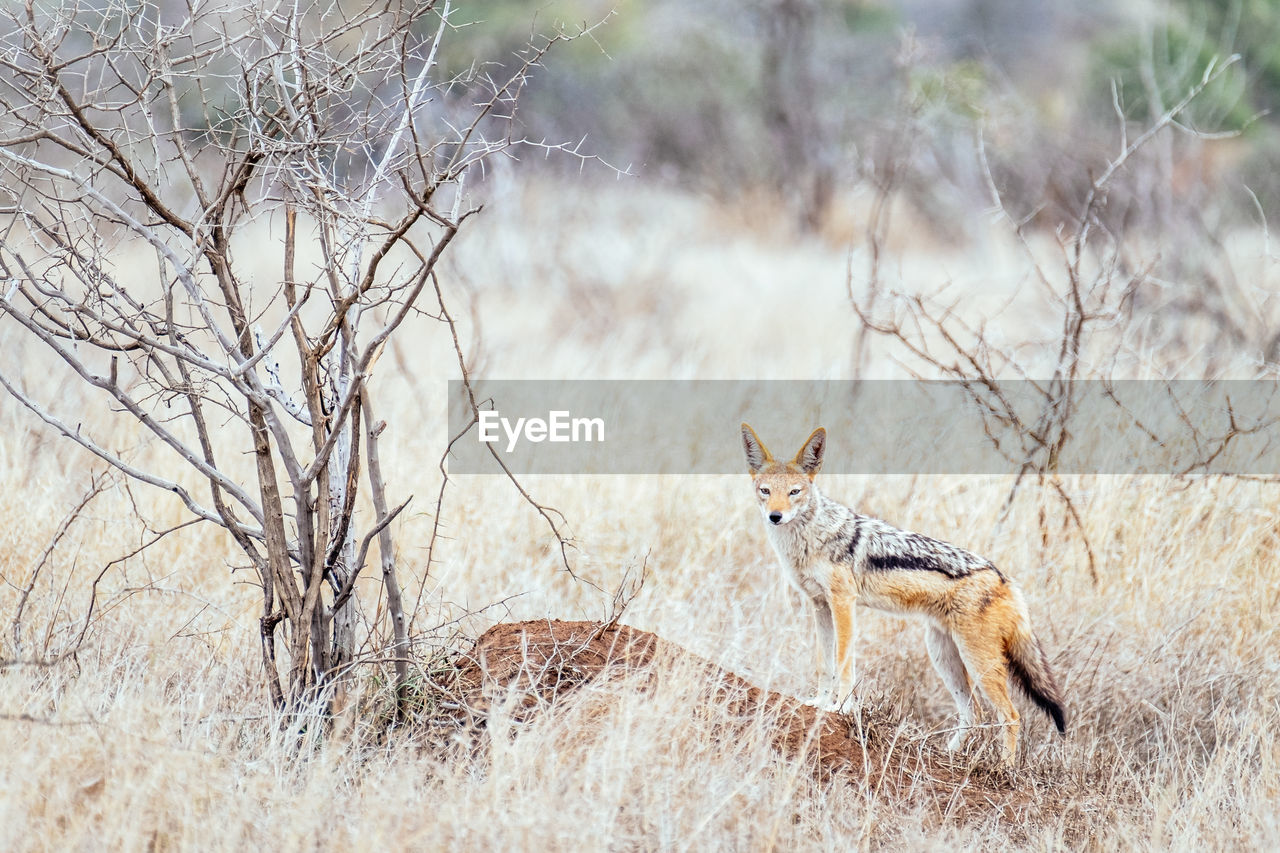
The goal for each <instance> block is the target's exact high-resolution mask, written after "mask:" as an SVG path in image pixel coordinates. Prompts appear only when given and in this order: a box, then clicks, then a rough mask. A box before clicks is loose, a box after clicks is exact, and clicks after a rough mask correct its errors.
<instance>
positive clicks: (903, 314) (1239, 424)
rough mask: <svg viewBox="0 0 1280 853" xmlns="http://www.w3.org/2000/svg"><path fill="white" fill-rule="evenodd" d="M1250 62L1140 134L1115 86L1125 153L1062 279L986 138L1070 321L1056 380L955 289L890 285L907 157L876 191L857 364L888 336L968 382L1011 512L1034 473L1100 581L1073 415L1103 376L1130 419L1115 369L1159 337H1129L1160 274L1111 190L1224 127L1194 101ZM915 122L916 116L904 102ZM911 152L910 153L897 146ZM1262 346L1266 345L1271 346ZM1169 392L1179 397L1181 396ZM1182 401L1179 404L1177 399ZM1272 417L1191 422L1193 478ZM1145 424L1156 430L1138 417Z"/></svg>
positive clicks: (1076, 228)
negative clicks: (1007, 483)
mask: <svg viewBox="0 0 1280 853" xmlns="http://www.w3.org/2000/svg"><path fill="white" fill-rule="evenodd" d="M1238 61H1239V57H1238V56H1231V57H1228V58H1226V59H1225V60H1216V59H1215V60H1213V61H1211V62H1210V63H1208V65H1206V67H1205V68H1204V69H1203V73H1202V74H1201V76H1200V79H1199V80H1198V81H1197V82H1196V83H1195V84H1194V85H1192V86H1191V87H1190V88H1189V89H1188V91H1186V92H1185V94H1184V96H1183V97H1182V98H1181V99H1180V100H1179V101H1178V102H1177V103H1175V104H1173V105H1171V106H1169V107H1167V108H1166V109H1164V111H1163V112H1161V113H1159V114H1156V115H1153V116H1152V117H1151V120H1150V123H1149V124H1148V125H1147V126H1146V127H1145V128H1144V129H1143V130H1142V131H1141V132H1140V133H1139V134H1137V135H1136V136H1134V137H1132V138H1130V136H1129V134H1128V132H1127V119H1126V117H1125V115H1124V111H1123V109H1122V107H1121V104H1120V97H1119V93H1118V92H1115V91H1113V95H1114V96H1115V97H1114V99H1113V100H1114V102H1115V107H1116V114H1117V118H1118V121H1119V127H1120V139H1119V152H1118V154H1116V156H1115V157H1114V158H1112V159H1110V160H1109V161H1108V162H1107V163H1106V164H1105V166H1104V167H1103V168H1102V169H1101V170H1100V172H1099V173H1098V174H1097V175H1096V176H1095V177H1092V179H1091V181H1090V182H1089V185H1088V188H1087V192H1086V193H1085V196H1084V198H1083V200H1082V201H1081V202H1080V206H1079V209H1078V210H1077V211H1076V212H1075V215H1074V221H1073V222H1071V223H1070V227H1068V228H1066V229H1065V230H1060V231H1059V232H1058V235H1057V236H1058V247H1059V249H1060V252H1061V255H1060V264H1061V273H1060V274H1057V275H1054V274H1051V273H1050V271H1049V270H1048V269H1047V268H1046V267H1045V266H1044V264H1043V262H1042V260H1041V258H1040V256H1038V255H1037V254H1036V252H1035V250H1034V249H1033V247H1032V245H1031V235H1030V231H1031V229H1032V228H1033V227H1034V225H1033V223H1034V221H1035V215H1036V213H1037V212H1038V211H1033V212H1032V213H1031V214H1030V215H1027V216H1025V217H1015V216H1013V215H1012V214H1010V212H1009V211H1008V210H1007V208H1006V207H1005V205H1004V203H1003V200H1002V198H1001V194H1000V191H999V189H998V188H997V186H996V182H995V180H994V178H993V177H992V172H991V168H990V166H989V164H988V163H987V160H986V151H985V148H984V147H983V144H982V139H981V134H979V138H978V146H977V148H978V157H979V160H980V165H981V170H982V173H983V175H984V176H985V178H986V184H987V190H988V192H989V194H990V199H991V202H992V205H993V209H994V211H996V212H997V213H998V214H999V216H1000V218H1001V219H1002V220H1004V221H1005V222H1007V223H1008V224H1009V226H1010V227H1011V230H1012V233H1013V235H1014V237H1015V239H1016V240H1017V241H1018V242H1019V244H1020V245H1021V247H1022V248H1023V250H1024V252H1025V255H1026V257H1027V259H1028V260H1029V263H1030V265H1031V268H1032V271H1033V277H1034V279H1035V281H1036V283H1037V284H1038V285H1040V286H1041V287H1042V288H1043V289H1044V291H1045V292H1047V293H1049V294H1051V296H1052V298H1053V300H1054V302H1055V304H1056V305H1057V306H1058V308H1059V321H1060V326H1059V330H1058V333H1057V336H1056V338H1055V339H1054V340H1052V341H1050V342H1048V345H1049V346H1050V347H1051V353H1052V355H1051V367H1050V370H1049V375H1048V376H1047V377H1041V376H1034V375H1032V374H1033V372H1035V371H1037V370H1043V367H1032V368H1030V369H1028V367H1027V366H1026V365H1025V364H1024V361H1023V359H1022V358H1020V355H1019V353H1018V352H1016V351H1014V350H1012V349H1011V348H1010V347H1008V346H1007V345H1004V344H1002V343H1001V342H1000V341H999V340H997V339H996V337H995V336H994V335H993V334H991V332H990V330H989V329H988V328H987V327H986V326H985V325H984V324H981V323H979V324H976V325H975V324H974V323H972V322H971V321H969V320H966V318H965V316H964V312H963V310H961V306H960V302H961V301H962V298H961V297H956V296H953V295H948V294H947V292H946V290H947V289H946V288H943V290H942V291H941V292H939V293H936V294H930V295H921V294H917V293H904V292H888V293H886V292H884V284H883V282H882V281H881V273H880V252H879V248H880V244H881V242H882V240H883V232H884V228H885V226H886V222H887V217H888V210H889V204H888V201H889V200H890V199H891V196H892V194H893V192H894V191H895V184H894V176H895V175H896V174H897V173H898V172H900V171H901V170H902V169H903V168H904V166H905V164H904V163H902V162H901V161H900V159H899V158H900V157H902V156H904V155H902V154H900V153H895V154H892V155H890V157H889V160H888V164H887V165H885V166H882V167H881V168H879V169H877V172H876V174H877V175H878V176H885V179H884V180H880V181H878V182H877V196H876V201H875V204H874V206H873V208H872V216H871V219H870V222H869V224H868V227H867V232H868V243H869V246H870V255H869V272H868V276H867V279H866V285H865V288H864V290H863V293H862V295H860V296H859V295H857V294H855V292H854V276H853V271H852V267H851V268H850V271H849V274H848V277H847V285H848V298H849V303H850V306H851V307H852V310H853V312H854V314H855V316H856V318H857V320H858V323H859V328H858V336H857V337H856V339H855V340H856V343H855V347H854V368H855V370H859V369H860V368H861V366H862V363H863V359H864V358H865V356H866V344H867V339H868V335H878V336H882V337H884V338H887V339H889V340H890V341H892V342H893V344H895V345H896V347H897V352H898V353H899V354H902V355H905V356H906V357H907V358H906V359H905V361H904V364H906V366H907V369H908V370H910V371H911V372H913V373H914V374H915V375H917V377H920V376H922V375H923V374H925V373H927V374H929V376H930V378H943V379H946V380H950V381H953V382H955V383H957V384H958V385H959V386H960V387H961V389H962V390H963V392H964V394H965V396H966V397H967V399H968V400H969V401H970V402H971V403H972V405H973V408H974V411H975V412H976V416H977V417H978V418H980V419H981V421H982V424H983V428H984V431H985V433H986V436H987V438H988V439H989V441H990V442H991V445H992V446H993V447H994V449H995V450H996V451H997V452H998V453H999V454H1000V455H1001V456H1002V457H1003V458H1004V459H1005V460H1006V461H1007V462H1008V463H1009V464H1010V465H1011V467H1012V470H1014V471H1015V472H1016V474H1017V476H1016V478H1015V480H1014V484H1013V486H1012V487H1011V489H1010V492H1009V495H1008V497H1007V498H1006V500H1005V503H1004V512H1005V513H1007V512H1008V511H1009V509H1010V508H1011V506H1012V505H1013V502H1014V500H1015V498H1016V496H1017V494H1018V490H1019V487H1020V486H1021V485H1022V484H1023V483H1024V482H1026V481H1028V480H1031V481H1034V482H1036V483H1037V484H1038V485H1039V486H1041V487H1042V488H1044V489H1046V493H1047V494H1048V495H1051V496H1052V500H1053V501H1054V502H1056V503H1057V504H1058V506H1059V507H1060V509H1061V510H1062V523H1063V526H1064V527H1066V526H1068V525H1069V526H1071V527H1073V528H1074V529H1075V531H1076V532H1077V533H1078V534H1079V542H1080V544H1081V545H1082V547H1083V549H1084V552H1085V558H1086V562H1087V568H1088V572H1089V575H1090V577H1091V578H1092V580H1093V581H1094V583H1097V582H1098V580H1099V575H1098V567H1097V558H1096V555H1095V553H1094V549H1093V546H1092V544H1091V543H1090V540H1089V537H1088V536H1087V534H1086V532H1085V526H1084V522H1083V520H1082V518H1081V516H1080V513H1079V512H1078V509H1077V506H1076V502H1075V501H1074V500H1073V498H1072V495H1071V492H1070V490H1069V489H1068V487H1067V485H1066V483H1065V481H1064V479H1063V477H1062V475H1061V473H1060V467H1059V462H1060V459H1061V458H1062V456H1063V453H1064V450H1065V448H1066V446H1067V445H1068V443H1069V442H1070V441H1071V440H1072V438H1073V437H1075V438H1079V436H1076V435H1074V432H1076V431H1079V432H1084V431H1085V430H1083V429H1081V428H1080V426H1079V424H1078V423H1077V422H1075V421H1074V420H1073V419H1074V418H1075V416H1076V415H1077V413H1078V410H1079V406H1080V399H1081V396H1082V390H1081V382H1082V380H1085V379H1095V380H1100V381H1101V382H1102V383H1103V386H1104V390H1105V394H1106V395H1107V397H1108V398H1109V399H1110V401H1111V402H1112V403H1113V404H1114V405H1115V406H1117V407H1119V408H1120V409H1121V410H1123V411H1125V412H1126V413H1128V414H1133V413H1132V412H1131V411H1130V410H1129V409H1127V408H1126V404H1125V402H1124V401H1123V400H1122V399H1120V397H1119V396H1117V395H1116V393H1115V391H1114V384H1113V383H1112V380H1113V376H1112V373H1111V370H1112V368H1113V367H1114V366H1115V365H1116V364H1117V363H1118V362H1119V361H1120V360H1121V358H1122V356H1123V355H1124V354H1125V353H1126V352H1127V351H1128V350H1138V349H1146V348H1148V347H1149V346H1150V344H1149V343H1145V342H1139V343H1137V344H1135V342H1134V341H1132V340H1130V339H1129V338H1128V336H1127V334H1128V332H1130V331H1131V330H1133V329H1135V328H1136V327H1138V326H1139V324H1137V323H1135V322H1134V317H1133V313H1134V303H1135V300H1134V294H1135V293H1137V292H1138V291H1139V290H1141V289H1142V288H1143V286H1144V285H1146V284H1148V283H1150V282H1151V281H1153V279H1154V276H1155V274H1154V272H1153V266H1154V261H1150V260H1148V261H1145V262H1142V263H1134V262H1133V261H1132V260H1131V259H1130V257H1129V253H1128V249H1129V246H1128V245H1127V242H1126V239H1125V235H1124V234H1122V233H1118V232H1117V231H1115V230H1113V229H1112V228H1111V227H1109V225H1108V223H1107V222H1106V220H1105V217H1104V216H1103V213H1104V211H1105V208H1106V205H1107V200H1108V195H1109V193H1110V192H1111V191H1112V190H1113V189H1114V188H1115V182H1116V181H1117V179H1118V177H1119V176H1120V175H1121V174H1122V173H1123V171H1124V170H1125V169H1126V168H1129V167H1131V166H1133V165H1134V163H1135V162H1136V161H1137V160H1138V155H1139V154H1140V153H1141V152H1143V151H1144V149H1146V148H1147V147H1149V146H1151V145H1152V143H1153V142H1154V141H1161V140H1164V139H1165V138H1166V137H1167V136H1168V135H1169V134H1172V133H1175V132H1179V133H1183V134H1186V135H1187V136H1188V137H1191V138H1197V139H1199V138H1205V137H1212V136H1214V135H1215V134H1212V133H1206V132H1204V131H1200V130H1196V129H1193V128H1192V127H1191V126H1189V123H1188V122H1187V121H1186V116H1187V113H1188V110H1189V108H1190V107H1191V106H1192V104H1193V103H1195V101H1196V100H1197V98H1200V97H1201V96H1202V95H1203V93H1204V92H1205V91H1206V89H1208V88H1209V87H1210V86H1211V85H1212V84H1213V83H1214V82H1215V81H1216V80H1218V79H1219V78H1220V77H1221V76H1222V75H1223V74H1224V73H1226V71H1227V70H1228V69H1230V68H1231V67H1232V66H1233V65H1235V64H1236V63H1237V62H1238ZM903 115H904V116H905V117H906V119H907V120H908V121H910V120H911V119H912V118H913V117H912V116H910V115H909V114H908V110H907V109H906V108H905V107H904V109H903ZM898 150H899V151H901V150H902V149H901V148H900V149H898ZM1260 348H1261V347H1260ZM1010 379H1016V380H1019V382H1020V385H1021V387H1022V388H1023V389H1027V390H1029V395H1027V396H1029V398H1030V400H1031V405H1030V406H1028V405H1027V400H1026V398H1025V397H1024V398H1022V399H1020V400H1015V399H1014V396H1015V395H1013V394H1011V393H1010V386H1009V385H1008V384H1006V382H1007V380H1010ZM1169 396H1170V398H1173V397H1174V394H1173V392H1172V391H1170V392H1169ZM1173 402H1174V404H1175V405H1177V400H1176V399H1174V401H1173ZM1273 424H1274V420H1272V419H1262V420H1254V421H1249V422H1244V421H1242V420H1241V419H1239V418H1237V416H1236V415H1235V413H1234V412H1232V411H1231V409H1230V406H1228V407H1227V411H1226V412H1225V413H1224V416H1223V419H1222V422H1221V425H1220V428H1218V429H1214V430H1213V431H1212V432H1211V433H1206V432H1205V431H1204V428H1203V424H1200V423H1196V422H1193V421H1192V420H1191V419H1190V418H1184V421H1183V427H1184V429H1185V431H1186V432H1187V434H1188V436H1187V437H1189V439H1190V440H1191V441H1192V442H1193V443H1194V445H1195V447H1196V449H1197V453H1196V456H1195V458H1193V459H1191V460H1190V461H1189V462H1188V464H1187V465H1186V468H1185V470H1183V471H1180V472H1178V473H1180V474H1182V475H1188V474H1195V473H1198V472H1203V473H1208V472H1209V471H1210V468H1211V466H1212V464H1213V463H1214V461H1215V460H1216V459H1217V458H1218V457H1219V456H1220V455H1222V454H1223V453H1224V451H1225V450H1226V449H1227V448H1228V446H1229V445H1230V444H1231V443H1232V442H1233V440H1235V439H1237V438H1239V437H1241V436H1244V435H1248V434H1250V433H1254V432H1258V431H1260V430H1264V429H1268V428H1270V427H1271V426H1272V425H1273ZM1139 428H1143V429H1145V427H1143V426H1142V424H1141V423H1140V422H1139ZM1148 437H1149V439H1150V440H1151V441H1152V442H1153V443H1154V444H1156V445H1160V446H1163V443H1164V441H1165V438H1167V436H1166V437H1163V438H1162V437H1161V436H1158V435H1156V434H1154V433H1148ZM1233 476H1241V477H1243V478H1246V479H1260V478H1258V477H1254V476H1251V475H1248V474H1234V475H1233ZM1040 526H1041V533H1042V543H1047V536H1048V518H1047V515H1046V512H1045V506H1044V504H1041V507H1040Z"/></svg>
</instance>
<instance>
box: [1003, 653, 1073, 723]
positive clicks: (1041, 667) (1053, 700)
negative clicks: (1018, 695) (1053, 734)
mask: <svg viewBox="0 0 1280 853" xmlns="http://www.w3.org/2000/svg"><path fill="white" fill-rule="evenodd" d="M1009 674H1010V675H1012V676H1013V680H1014V683H1015V684H1017V685H1018V688H1019V689H1020V690H1021V691H1022V692H1023V693H1025V694H1026V695H1027V698H1029V699H1030V700H1031V701H1032V702H1035V703H1036V705H1037V706H1038V707H1039V708H1040V710H1041V711H1044V712H1045V713H1046V714H1048V715H1049V716H1050V717H1052V718H1053V723H1054V725H1056V726H1057V727H1058V731H1060V732H1062V733H1063V734H1066V733H1067V715H1066V712H1065V711H1063V710H1062V694H1061V693H1060V692H1059V690H1058V683H1057V682H1056V681H1055V680H1054V678H1053V672H1052V671H1050V669H1049V661H1048V660H1046V659H1045V656H1044V650H1043V649H1041V648H1040V643H1039V641H1037V640H1036V638H1035V637H1033V636H1031V634H1029V633H1027V634H1020V636H1018V637H1016V638H1015V639H1014V640H1013V641H1012V642H1010V643H1009Z"/></svg>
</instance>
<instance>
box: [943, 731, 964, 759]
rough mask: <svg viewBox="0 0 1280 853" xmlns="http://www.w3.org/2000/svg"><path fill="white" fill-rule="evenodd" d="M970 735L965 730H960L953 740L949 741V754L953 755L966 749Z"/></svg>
mask: <svg viewBox="0 0 1280 853" xmlns="http://www.w3.org/2000/svg"><path fill="white" fill-rule="evenodd" d="M968 735H969V733H968V732H967V731H965V730H964V729H960V730H959V731H957V732H956V733H955V734H953V735H952V736H951V739H950V740H948V741H947V752H949V753H951V754H953V755H954V754H955V753H957V752H959V751H960V750H961V749H962V748H963V747H964V742H965V741H966V740H967V739H968Z"/></svg>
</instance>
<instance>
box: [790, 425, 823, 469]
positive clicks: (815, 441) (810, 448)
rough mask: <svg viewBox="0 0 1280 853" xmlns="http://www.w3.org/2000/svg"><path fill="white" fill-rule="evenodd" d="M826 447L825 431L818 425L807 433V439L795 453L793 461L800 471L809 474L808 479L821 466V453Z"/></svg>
mask: <svg viewBox="0 0 1280 853" xmlns="http://www.w3.org/2000/svg"><path fill="white" fill-rule="evenodd" d="M826 449H827V431H826V430H825V429H823V428H822V427H818V428H817V429H815V430H814V431H813V432H812V433H811V434H810V435H809V440H808V441H806V442H805V443H804V447H802V448H800V452H799V453H797V454H796V458H795V463H796V464H797V465H799V466H800V470H801V471H803V472H805V473H806V474H808V475H809V479H810V480H812V479H813V478H814V477H816V476H817V474H818V469H819V468H821V467H822V454H823V453H824V452H825V451H826Z"/></svg>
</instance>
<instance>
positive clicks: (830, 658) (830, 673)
mask: <svg viewBox="0 0 1280 853" xmlns="http://www.w3.org/2000/svg"><path fill="white" fill-rule="evenodd" d="M813 612H814V619H815V621H816V622H817V628H818V636H817V641H818V643H817V646H816V647H815V651H816V653H817V654H816V656H815V658H816V660H815V663H816V664H817V665H816V666H815V667H814V669H815V670H816V675H817V682H818V695H817V696H816V697H814V701H813V704H814V705H817V706H818V707H819V708H826V707H830V706H832V705H833V704H834V703H835V699H836V689H837V687H838V684H837V683H836V632H835V624H834V623H833V621H832V618H831V605H830V604H829V603H828V602H827V600H826V599H825V598H815V599H814V600H813Z"/></svg>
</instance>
